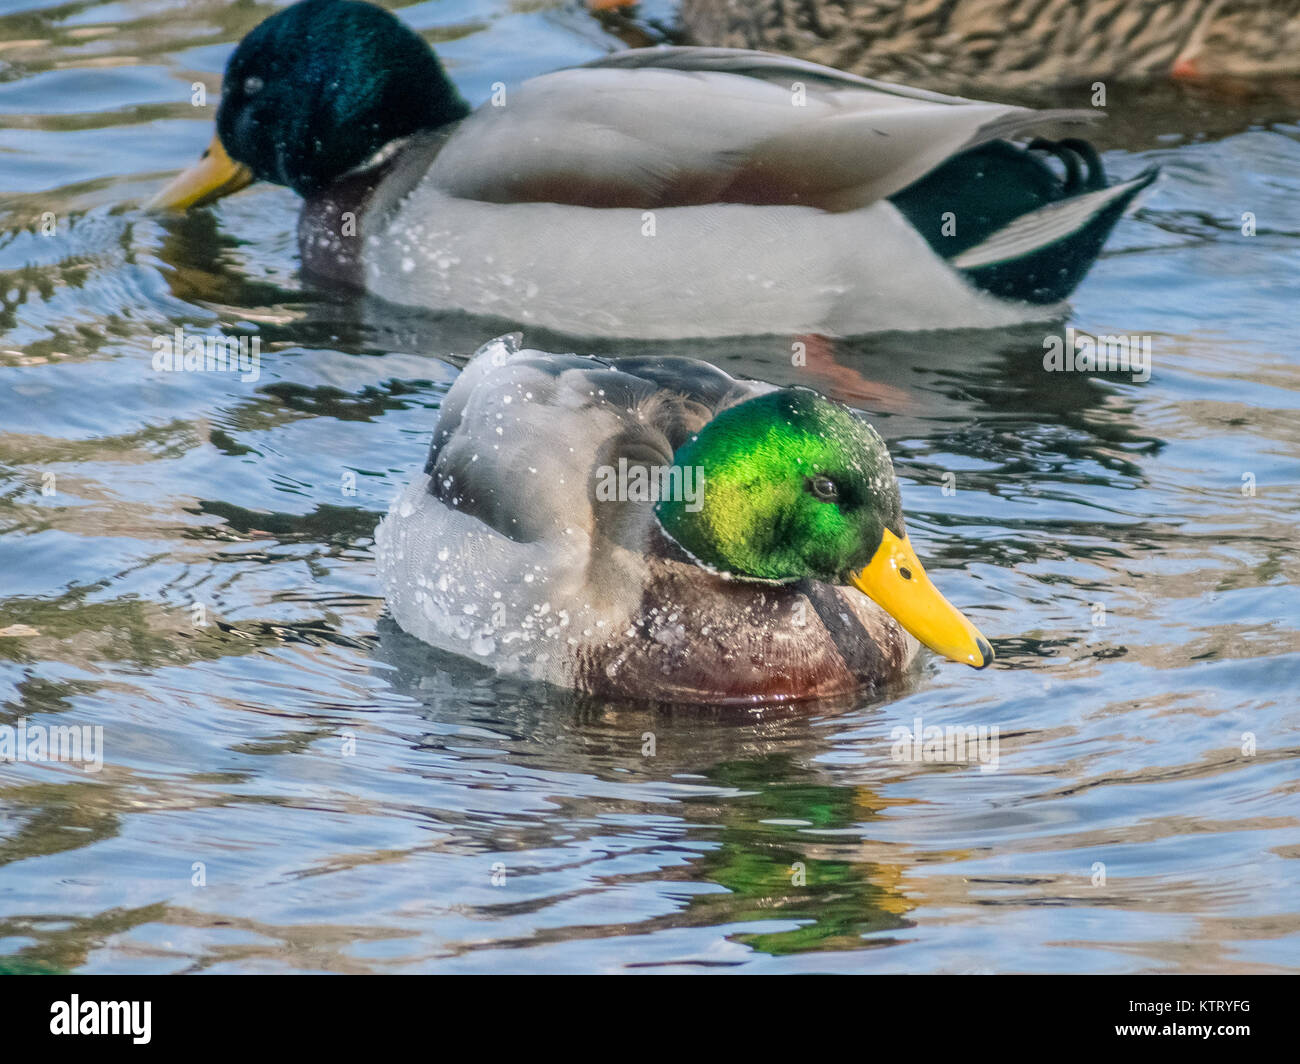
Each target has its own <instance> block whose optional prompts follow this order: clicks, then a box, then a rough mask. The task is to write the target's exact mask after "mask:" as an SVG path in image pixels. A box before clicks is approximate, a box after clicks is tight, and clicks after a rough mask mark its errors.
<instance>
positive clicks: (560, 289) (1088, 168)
mask: <svg viewBox="0 0 1300 1064" xmlns="http://www.w3.org/2000/svg"><path fill="white" fill-rule="evenodd" d="M1092 117H1095V113H1094V112H1091V111H1089V112H1078V111H1035V110H1032V109H1029V108H1025V107H1015V106H1010V105H1006V104H997V103H984V102H980V101H977V100H966V99H960V98H958V97H952V96H941V95H939V94H937V93H931V92H925V91H922V90H918V89H909V88H905V87H903V86H898V85H888V84H885V83H883V82H874V81H869V80H867V79H864V78H860V77H856V76H854V75H851V74H845V73H842V72H840V71H837V70H833V69H831V68H829V67H822V66H818V65H816V64H813V63H808V62H803V61H800V60H797V59H788V58H785V57H782V56H777V55H771V54H767V53H762V52H751V51H742V50H732V49H720V48H646V49H634V50H631V51H626V52H619V53H615V54H612V55H609V56H605V57H604V58H601V59H598V60H596V61H594V62H591V63H588V64H586V65H585V66H580V67H575V68H571V69H566V70H560V71H557V72H555V73H551V74H546V75H543V76H541V77H535V78H532V79H529V80H527V81H525V82H523V83H522V84H521V85H518V86H516V87H513V88H509V89H506V88H504V87H503V88H501V90H500V91H499V92H498V94H497V95H496V96H494V98H493V100H492V101H490V102H489V103H486V104H484V105H483V106H482V107H480V108H478V109H477V110H474V111H471V109H470V107H469V106H468V104H466V102H465V101H464V99H463V98H462V97H461V96H460V94H459V93H458V92H457V90H456V88H455V86H454V85H453V84H452V82H451V80H450V79H449V77H448V76H447V73H446V71H445V70H444V69H443V67H442V64H441V63H440V62H439V60H438V59H437V57H436V56H435V55H434V53H433V51H432V50H431V49H430V48H429V46H428V45H427V44H426V43H425V41H424V40H423V39H422V38H421V37H419V36H418V35H417V34H416V33H414V32H413V31H412V30H410V29H409V28H407V27H406V26H404V25H403V24H402V23H401V22H400V21H399V20H398V19H397V18H395V17H394V16H393V15H391V14H389V13H388V12H386V11H383V10H381V9H380V8H377V7H373V6H371V5H369V4H364V3H358V2H355V0H302V2H301V3H298V4H295V5H293V6H291V7H288V8H285V9H284V10H282V11H280V12H278V13H276V14H274V15H272V16H271V17H270V18H268V19H267V20H266V21H265V22H263V23H261V24H260V25H258V26H257V27H255V28H254V29H253V30H252V31H251V32H250V33H249V34H248V35H247V36H246V37H245V38H244V39H243V41H242V42H241V43H240V44H239V46H238V47H237V48H236V49H235V52H234V53H233V55H232V56H231V58H230V61H229V63H228V65H227V67H226V72H225V79H224V83H223V86H222V96H221V104H220V107H219V110H218V112H217V134H216V137H215V138H214V139H213V141H212V143H211V144H210V145H209V147H208V149H207V151H206V152H205V153H204V156H203V158H202V159H201V161H200V162H199V163H198V164H197V165H196V166H195V167H194V168H192V169H191V170H189V171H187V172H185V173H184V174H182V175H180V176H179V177H178V178H177V179H176V180H175V181H173V182H172V183H171V184H170V185H169V186H168V187H167V188H165V189H164V190H163V191H162V192H161V193H160V194H159V195H158V196H157V197H156V198H155V200H154V201H153V205H154V206H156V207H171V208H178V209H179V208H186V207H193V206H198V205H201V204H205V203H209V202H212V201H213V200H214V199H217V198H219V197H221V196H224V195H227V194H229V193H231V192H234V191H237V190H238V189H241V188H243V187H244V186H246V185H247V184H249V183H250V182H251V181H253V180H254V179H261V180H264V181H271V182H274V183H276V184H280V185H287V186H288V187H289V188H291V189H293V190H294V191H296V192H297V193H299V194H300V195H301V196H302V197H303V198H304V200H305V201H306V202H305V205H304V208H303V211H302V215H301V218H300V221H299V229H298V236H299V245H300V248H301V254H302V264H303V268H304V270H305V272H307V273H308V274H311V275H314V276H317V277H320V278H323V279H326V280H329V281H333V282H338V283H342V284H346V285H351V286H355V287H361V288H364V289H366V290H368V291H370V292H371V293H373V294H375V295H377V296H380V297H382V298H383V299H385V300H388V301H391V302H393V303H398V304H404V305H409V306H415V307H423V308H430V309H434V310H458V311H464V312H468V313H472V314H479V315H491V316H496V317H504V318H508V319H510V320H513V321H517V322H525V323H529V324H531V325H536V326H541V327H546V328H550V329H554V330H558V331H561V332H565V333H568V334H570V335H581V336H601V337H639V338H674V337H688V336H692V337H694V336H699V337H704V336H724V335H755V334H772V333H776V334H794V333H820V334H825V335H853V334H859V333H866V332H873V331H880V330H892V329H918V328H926V329H930V328H945V327H981V326H984V327H991V326H1000V325H1006V324H1011V323H1014V322H1021V321H1025V320H1038V319H1045V318H1050V317H1052V316H1053V315H1055V314H1057V313H1059V311H1060V309H1061V306H1060V305H1061V301H1062V300H1064V299H1065V298H1066V296H1068V295H1069V293H1070V292H1071V291H1072V290H1073V289H1074V287H1075V285H1077V284H1078V282H1079V281H1080V279H1082V277H1083V275H1084V274H1085V273H1086V272H1087V270H1088V268H1089V267H1090V266H1091V265H1092V263H1093V261H1094V260H1095V259H1096V257H1097V255H1098V254H1099V252H1100V250H1101V246H1102V243H1103V242H1104V241H1105V239H1106V236H1107V235H1108V233H1109V232H1110V230H1111V228H1112V227H1113V226H1114V224H1115V222H1116V221H1117V220H1118V218H1119V217H1120V215H1121V214H1122V213H1123V211H1124V209H1125V208H1126V207H1127V206H1128V205H1129V203H1130V202H1131V201H1132V200H1133V198H1134V196H1135V195H1136V194H1137V193H1138V191H1139V190H1141V189H1142V188H1144V187H1145V186H1146V185H1148V184H1149V183H1150V182H1151V181H1152V180H1153V178H1154V177H1155V171H1154V170H1148V171H1146V172H1144V173H1142V174H1139V175H1137V176H1136V177H1134V178H1132V179H1130V180H1128V181H1122V182H1120V183H1118V184H1114V185H1109V186H1108V185H1107V179H1106V176H1105V174H1104V172H1103V169H1102V166H1101V162H1100V160H1099V159H1098V157H1097V153H1096V152H1095V151H1094V150H1093V149H1092V148H1091V147H1090V146H1089V145H1088V144H1086V143H1085V142H1083V141H1079V140H1065V141H1061V142H1059V143H1057V142H1050V141H1042V140H1036V141H1033V142H1031V143H1030V145H1029V147H1027V148H1025V147H1019V146H1016V145H1014V144H1012V143H1011V142H1010V141H1008V140H1007V139H1006V138H1008V137H1011V136H1018V135H1020V134H1022V133H1025V132H1026V131H1028V130H1030V129H1032V128H1034V127H1037V126H1038V125H1040V124H1042V123H1044V122H1047V121H1052V120H1055V119H1067V120H1081V119H1084V118H1092ZM1051 156H1056V157H1058V158H1059V159H1060V160H1061V162H1060V163H1059V164H1050V165H1049V163H1048V162H1047V161H1046V160H1047V159H1049V158H1050V157H1051ZM1057 165H1059V166H1060V167H1061V174H1059V175H1058V172H1057V170H1056V169H1054V166H1057Z"/></svg>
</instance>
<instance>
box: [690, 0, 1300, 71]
mask: <svg viewBox="0 0 1300 1064" xmlns="http://www.w3.org/2000/svg"><path fill="white" fill-rule="evenodd" d="M678 15H679V20H680V22H681V26H682V28H683V29H684V30H685V33H686V35H687V36H688V37H689V39H690V40H692V41H693V42H695V43H696V44H704V45H729V46H733V47H735V46H740V47H744V48H771V49H779V50H781V51H788V52H791V53H792V54H794V55H798V56H800V57H801V58H804V59H811V60H815V61H817V62H820V63H830V64H831V65H833V66H844V67H845V68H846V69H849V70H852V71H853V72H854V73H855V74H862V75H864V76H867V77H876V78H904V79H908V80H913V81H919V82H920V83H921V84H924V85H926V86H928V87H931V88H951V89H959V90H963V89H965V90H968V89H970V88H971V87H972V86H978V87H981V88H983V87H987V86H995V87H998V88H1024V87H1029V86H1032V87H1036V88H1043V87H1047V86H1053V85H1068V84H1071V83H1075V84H1085V85H1088V84H1091V83H1092V82H1095V81H1097V80H1099V79H1100V80H1105V81H1107V82H1110V81H1115V80H1134V79H1142V78H1160V77H1167V76H1169V75H1173V76H1174V77H1199V76H1204V75H1210V76H1213V75H1218V74H1232V75H1251V74H1294V73H1296V72H1297V71H1300V47H1297V46H1298V45H1300V5H1298V4H1297V3H1296V2H1295V0H1178V3H1176V4H1171V3H1169V2H1168V0H868V2H867V3H845V2H844V0H800V2H799V3H797V4H789V3H785V2H783V0H740V2H737V0H682V3H681V5H680V7H679V12H678Z"/></svg>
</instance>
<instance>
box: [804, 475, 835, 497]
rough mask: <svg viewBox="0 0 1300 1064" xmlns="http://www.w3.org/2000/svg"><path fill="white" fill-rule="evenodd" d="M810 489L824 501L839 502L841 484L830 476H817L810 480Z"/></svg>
mask: <svg viewBox="0 0 1300 1064" xmlns="http://www.w3.org/2000/svg"><path fill="white" fill-rule="evenodd" d="M808 490H809V491H811V492H812V493H813V495H814V496H815V497H816V498H818V499H821V501H822V502H839V501H840V486H839V485H838V484H836V483H835V481H833V480H831V478H830V477H824V476H820V475H819V476H815V477H812V478H810V479H809V481H808Z"/></svg>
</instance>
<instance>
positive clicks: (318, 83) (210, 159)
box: [150, 0, 469, 210]
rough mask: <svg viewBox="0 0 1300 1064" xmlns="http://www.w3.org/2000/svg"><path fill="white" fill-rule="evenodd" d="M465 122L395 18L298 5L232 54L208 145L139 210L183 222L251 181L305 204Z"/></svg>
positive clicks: (344, 5) (434, 66) (422, 48)
mask: <svg viewBox="0 0 1300 1064" xmlns="http://www.w3.org/2000/svg"><path fill="white" fill-rule="evenodd" d="M468 112H469V107H468V105H467V104H466V103H465V101H464V100H463V99H462V98H461V96H460V94H459V93H458V92H457V91H456V88H455V86H454V85H453V84H452V83H451V80H450V79H449V78H448V77H447V74H446V72H445V71H444V70H443V68H442V64H441V63H440V62H438V58H437V56H435V55H434V54H433V50H432V49H431V48H430V47H429V46H428V44H427V43H425V41H424V39H423V38H422V37H420V36H419V34H417V33H415V32H414V31H413V30H411V29H410V28H408V27H407V26H405V25H403V24H402V23H401V22H400V21H399V20H398V19H397V18H396V17H395V16H393V15H391V14H389V12H387V11H384V10H383V9H382V8H378V7H374V6H372V5H371V4H364V3H358V2H356V0H302V2H301V3H297V4H294V5H293V6H292V7H287V8H285V9H284V10H283V11H279V12H277V13H276V14H274V15H272V16H271V17H270V18H268V19H267V20H266V21H265V22H262V23H261V24H259V25H258V26H257V27H255V28H254V29H253V31H252V32H251V33H249V34H248V36H247V37H245V38H244V39H243V40H242V41H240V42H239V47H238V48H236V49H235V51H234V53H233V54H232V55H231V57H230V61H229V62H228V63H227V64H226V73H225V77H224V79H223V81H222V86H221V105H220V108H219V109H218V111H217V134H216V136H215V137H214V138H213V140H212V143H211V144H210V145H208V149H207V151H205V152H204V153H203V157H202V158H201V159H200V160H199V162H198V163H197V164H196V165H195V166H193V167H191V168H190V169H189V170H187V171H185V172H184V173H183V174H181V175H180V176H179V177H178V178H176V180H174V181H173V182H172V183H171V184H170V185H168V186H167V187H166V188H165V189H163V190H162V191H161V192H160V193H159V194H158V195H157V196H156V197H154V199H153V201H152V202H151V203H150V206H151V207H170V208H173V209H177V210H183V209H184V208H186V207H194V206H199V205H201V204H204V203H211V202H212V201H213V200H216V199H220V198H221V197H222V196H225V195H229V194H230V193H231V192H236V191H238V190H239V189H241V188H243V187H244V186H245V185H247V184H249V183H250V182H251V181H254V180H259V179H260V180H263V181H271V182H274V183H275V184H277V185H287V186H288V187H289V188H291V189H293V190H294V191H295V192H297V193H298V194H299V195H301V196H311V195H314V194H315V193H317V192H320V191H321V190H322V189H324V188H327V187H328V186H329V185H330V184H332V183H333V182H334V181H335V180H337V179H338V178H339V177H341V176H343V175H344V174H346V173H347V172H348V171H349V170H352V169H354V168H355V167H357V166H360V165H361V164H362V163H364V162H366V161H367V160H368V159H370V158H371V157H372V156H374V155H375V154H376V153H377V152H378V151H379V149H381V148H382V147H384V145H386V144H388V143H390V142H392V141H394V140H396V139H397V138H399V137H404V136H407V135H409V134H411V133H415V132H417V131H419V130H425V129H436V128H438V127H439V126H442V125H446V124H447V123H449V122H455V121H457V120H459V119H461V118H464V117H465V115H466V114H467V113H468Z"/></svg>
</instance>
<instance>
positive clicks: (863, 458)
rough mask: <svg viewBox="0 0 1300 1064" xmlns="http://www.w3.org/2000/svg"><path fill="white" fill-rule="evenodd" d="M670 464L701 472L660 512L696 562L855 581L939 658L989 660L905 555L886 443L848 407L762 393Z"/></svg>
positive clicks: (800, 392) (799, 395) (804, 395)
mask: <svg viewBox="0 0 1300 1064" xmlns="http://www.w3.org/2000/svg"><path fill="white" fill-rule="evenodd" d="M673 462H674V464H675V465H677V466H680V467H683V468H692V467H693V468H695V469H698V470H699V471H700V475H702V477H703V490H702V492H700V493H699V495H698V498H696V499H694V500H692V501H687V500H684V499H663V500H661V501H660V502H659V503H658V504H657V506H656V513H657V514H658V517H659V521H660V523H661V524H662V526H663V528H664V529H665V531H667V532H668V533H669V535H671V536H672V537H673V539H674V540H676V541H677V543H679V544H680V545H681V546H682V547H684V548H685V549H686V550H687V551H689V552H690V553H691V554H692V555H693V556H694V557H695V558H697V559H698V560H699V561H701V562H703V563H704V564H706V565H709V566H711V567H713V568H715V569H718V570H720V571H723V572H726V573H730V574H732V575H734V576H739V577H751V578H757V579H761V580H776V581H794V580H802V579H807V578H811V579H814V580H821V581H825V582H827V583H832V584H839V585H849V584H851V585H853V586H854V587H856V588H858V589H859V590H860V591H862V592H864V593H865V594H866V595H867V596H869V597H870V598H871V599H872V600H873V601H875V602H876V603H877V605H879V606H881V607H882V608H883V609H884V610H885V611H886V612H888V613H889V614H890V615H891V616H892V617H893V618H894V619H895V620H896V621H898V623H899V624H900V625H902V626H903V627H904V628H905V629H907V631H909V632H911V633H912V635H914V636H915V637H916V638H917V639H919V640H920V641H921V642H922V643H924V644H925V645H926V646H928V647H929V648H930V649H931V650H933V651H935V652H936V653H939V654H942V655H943V656H944V657H947V658H950V659H952V660H953V661H959V662H963V663H964V664H967V665H973V666H974V667H975V668H977V669H982V668H984V667H985V666H986V665H988V664H989V663H990V662H991V661H992V660H993V648H992V647H991V646H990V645H989V642H988V640H987V639H985V638H984V636H983V635H981V634H980V632H979V630H978V629H977V628H976V627H975V626H974V625H973V624H971V623H970V621H968V620H967V619H966V618H965V617H963V616H962V614H961V613H960V612H958V611H957V610H956V609H955V608H954V607H953V606H952V605H950V604H949V602H948V601H947V600H946V599H945V598H944V597H943V596H942V595H941V594H939V592H938V590H936V588H935V586H934V585H933V584H932V583H931V582H930V579H929V577H927V576H926V574H925V569H924V568H923V567H922V566H921V563H920V562H919V561H918V560H917V557H916V553H915V552H914V551H913V550H912V545H911V543H910V542H909V541H908V538H907V531H906V529H905V528H904V527H903V513H902V504H901V501H900V499H899V493H898V479H897V478H896V477H895V476H894V466H893V463H892V462H891V461H890V459H889V452H888V451H887V450H886V449H885V443H884V441H883V440H882V439H881V438H880V436H879V434H878V433H877V432H876V431H875V429H873V428H872V427H871V426H870V425H868V424H867V423H866V422H865V421H863V420H862V419H861V418H859V417H857V416H855V415H854V414H852V413H851V412H850V411H849V410H848V409H846V408H845V407H843V406H840V405H839V404H838V403H833V402H831V401H830V400H828V399H824V398H822V397H821V396H820V395H818V394H817V393H815V392H811V391H807V390H804V389H786V390H782V391H775V392H769V393H767V394H766V395H761V396H758V397H757V398H754V399H750V400H747V401H746V402H743V403H740V404H738V405H737V406H733V407H731V408H730V409H728V410H725V411H723V412H722V413H721V414H719V415H718V416H717V417H715V418H714V419H713V420H712V421H710V422H709V423H708V424H707V425H706V426H705V427H704V428H703V429H701V430H700V432H699V433H698V435H696V436H694V437H692V438H691V439H690V440H688V441H687V442H686V443H684V444H683V445H682V446H681V447H680V448H678V450H677V453H676V455H675V456H674V459H673Z"/></svg>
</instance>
